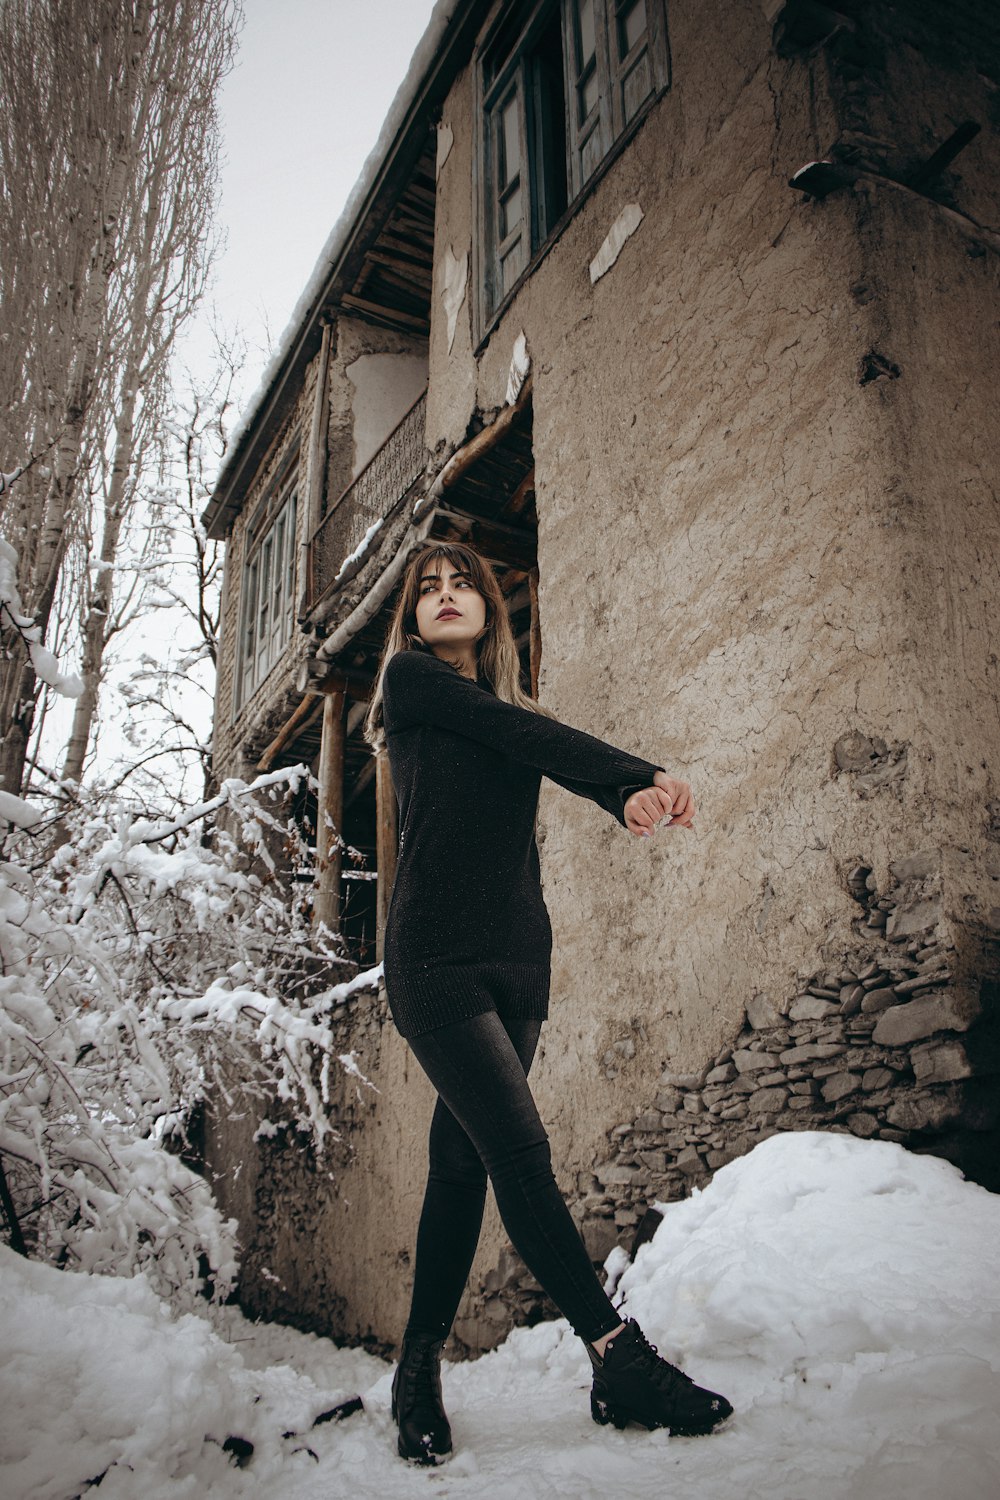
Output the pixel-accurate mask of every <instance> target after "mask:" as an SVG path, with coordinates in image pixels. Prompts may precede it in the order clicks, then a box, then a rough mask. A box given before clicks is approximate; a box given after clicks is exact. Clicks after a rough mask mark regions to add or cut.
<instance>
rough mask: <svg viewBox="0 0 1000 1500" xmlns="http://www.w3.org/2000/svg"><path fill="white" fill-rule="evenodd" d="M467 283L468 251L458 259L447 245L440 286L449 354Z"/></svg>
mask: <svg viewBox="0 0 1000 1500" xmlns="http://www.w3.org/2000/svg"><path fill="white" fill-rule="evenodd" d="M468 284H469V252H468V250H466V252H465V254H464V255H463V256H462V258H461V260H459V259H458V258H457V256H456V255H455V252H454V250H453V249H452V248H451V246H450V245H449V246H448V247H447V249H446V250H445V252H444V285H443V287H442V288H441V306H442V307H443V308H444V314H445V317H446V318H447V320H448V353H449V354H450V353H451V348H452V345H453V344H454V342H455V329H456V327H457V326H458V315H459V313H460V311H461V309H462V303H463V302H464V301H465V292H466V288H467V286H468Z"/></svg>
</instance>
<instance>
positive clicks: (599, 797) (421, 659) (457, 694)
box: [383, 651, 693, 833]
mask: <svg viewBox="0 0 1000 1500" xmlns="http://www.w3.org/2000/svg"><path fill="white" fill-rule="evenodd" d="M383 694H384V705H383V706H384V714H385V726H386V732H387V733H388V734H394V733H397V732H398V731H399V730H402V729H406V728H408V727H409V726H411V725H415V724H433V725H436V726H437V727H438V728H441V729H449V730H451V731H452V732H453V733H455V734H461V735H465V736H466V737H467V738H468V739H474V740H478V741H479V742H480V743H482V744H486V745H490V746H492V747H493V748H494V749H496V750H499V751H501V752H502V753H503V754H505V755H509V756H511V757H512V759H514V760H517V761H520V762H521V763H522V764H524V765H529V766H533V767H535V768H536V769H537V770H539V771H541V772H542V773H543V774H544V775H546V776H549V777H551V778H552V780H554V781H558V782H559V783H560V785H562V786H565V787H567V788H568V790H569V791H572V792H576V793H577V794H578V795H580V796H584V797H589V798H590V799H591V800H592V801H594V802H597V803H598V805H600V806H603V807H605V808H607V810H608V811H609V812H610V813H611V814H612V815H613V816H614V817H616V818H617V819H618V821H619V822H620V823H621V824H622V825H623V826H624V827H626V828H629V829H630V831H631V832H633V833H640V832H641V831H642V829H643V828H644V827H647V826H648V827H649V828H650V829H651V828H652V827H655V824H656V821H658V819H657V818H654V817H653V816H652V812H653V810H654V808H655V807H656V806H657V805H659V806H660V808H661V811H660V813H659V816H660V817H662V816H663V815H664V814H665V813H667V812H669V811H670V810H671V808H672V806H673V798H672V796H671V795H670V794H669V793H668V792H667V791H666V790H663V788H664V787H666V786H667V785H668V784H669V783H670V778H669V777H668V776H667V774H666V771H665V770H664V769H663V767H662V766H656V765H654V764H653V763H652V762H651V761H647V760H643V759H642V758H641V757H640V756H636V755H630V754H629V753H628V752H627V751H625V750H620V749H618V747H617V746H615V745H609V744H606V743H605V741H604V740H600V739H597V738H596V737H595V736H594V735H591V734H586V733H584V731H583V730H580V729H573V728H572V727H571V726H570V725H568V724H562V723H560V722H559V720H558V719H550V718H548V717H546V716H545V715H544V714H537V713H533V712H532V711H531V710H530V709H526V708H519V707H517V705H516V704H513V703H504V702H503V701H502V700H501V699H499V698H496V697H494V696H493V694H492V693H489V692H486V691H484V690H483V688H482V687H479V686H477V684H476V683H474V682H470V681H469V679H468V678H466V677H463V676H462V674H461V673H460V672H458V671H456V670H455V668H454V667H452V666H450V665H449V664H448V663H447V662H445V661H442V660H441V658H440V657H437V656H435V655H434V654H433V652H425V651H400V652H397V654H396V655H395V656H393V657H391V658H390V660H389V662H388V664H387V666H386V669H385V676H384V679H383ZM657 776H659V777H660V779H661V785H660V789H659V790H658V789H657V782H656V778H657ZM675 785H677V784H676V783H675ZM661 799H662V800H661ZM626 802H628V804H629V805H630V808H631V813H627V812H626V806H625V804H626ZM667 802H669V806H667V805H666V804H667ZM692 815H693V810H692Z"/></svg>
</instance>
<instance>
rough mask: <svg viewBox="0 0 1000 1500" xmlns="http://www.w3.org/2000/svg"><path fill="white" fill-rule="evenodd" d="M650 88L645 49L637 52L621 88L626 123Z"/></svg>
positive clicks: (647, 56) (648, 94) (647, 55)
mask: <svg viewBox="0 0 1000 1500" xmlns="http://www.w3.org/2000/svg"><path fill="white" fill-rule="evenodd" d="M652 90H653V82H652V79H651V77H650V73H649V52H648V50H647V51H645V52H642V53H640V54H639V59H638V61H637V62H636V64H635V66H634V67H633V68H632V70H631V72H630V73H629V75H628V77H627V78H626V80H625V87H624V88H623V89H622V103H623V106H624V110H625V123H626V125H627V124H628V122H629V120H631V118H632V116H633V115H634V114H635V113H636V111H637V110H638V109H639V106H640V105H641V104H642V103H643V101H644V100H645V99H648V98H649V96H650V94H651V93H652Z"/></svg>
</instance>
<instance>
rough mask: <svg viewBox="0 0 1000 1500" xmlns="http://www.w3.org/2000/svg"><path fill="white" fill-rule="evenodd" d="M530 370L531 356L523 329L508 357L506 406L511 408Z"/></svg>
mask: <svg viewBox="0 0 1000 1500" xmlns="http://www.w3.org/2000/svg"><path fill="white" fill-rule="evenodd" d="M530 369H531V355H530V354H529V353H528V341H527V339H526V338H525V336H524V329H523V328H522V329H521V332H520V333H519V334H518V336H517V338H516V339H515V340H514V351H513V353H512V354H511V357H510V374H509V375H508V376H507V398H506V399H507V405H508V406H513V405H514V402H515V401H516V400H517V398H518V396H519V395H520V394H521V388H522V387H523V385H524V382H525V381H526V380H527V378H528V371H529V370H530Z"/></svg>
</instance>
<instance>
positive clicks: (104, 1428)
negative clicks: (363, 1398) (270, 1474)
mask: <svg viewBox="0 0 1000 1500" xmlns="http://www.w3.org/2000/svg"><path fill="white" fill-rule="evenodd" d="M0 1328H2V1335H0V1338H2V1343H3V1348H4V1359H3V1366H2V1371H0V1413H2V1415H0V1459H2V1467H0V1489H2V1491H3V1493H4V1495H5V1496H7V1497H8V1500H17V1497H20V1496H24V1497H29V1496H30V1497H31V1500H67V1497H69V1496H71V1495H76V1494H79V1493H80V1492H81V1491H82V1490H84V1489H85V1488H86V1487H87V1486H88V1483H93V1482H94V1481H97V1480H100V1481H101V1484H100V1489H101V1497H102V1500H104V1497H110V1500H137V1497H139V1496H142V1497H144V1500H159V1497H161V1496H162V1497H167V1496H169V1497H171V1500H180V1497H182V1496H183V1497H185V1500H187V1497H191V1500H200V1497H201V1496H207V1495H227V1496H228V1495H253V1494H255V1493H259V1491H258V1490H257V1489H256V1485H257V1483H258V1482H259V1474H260V1473H261V1472H264V1471H267V1470H268V1469H273V1467H274V1466H275V1464H278V1465H281V1466H282V1467H284V1468H287V1469H288V1470H289V1471H291V1472H294V1467H295V1462H296V1460H295V1454H294V1448H295V1446H296V1444H293V1443H292V1441H291V1440H290V1439H283V1437H282V1434H283V1433H284V1432H289V1431H291V1430H294V1429H303V1430H307V1429H308V1428H309V1427H310V1425H311V1423H312V1421H313V1419H314V1417H315V1416H316V1415H317V1414H318V1413H319V1412H321V1411H323V1410H324V1409H325V1408H328V1407H329V1406H331V1405H332V1404H333V1403H334V1400H335V1399H337V1398H338V1397H340V1396H342V1395H345V1394H347V1393H346V1392H331V1391H320V1390H318V1389H317V1387H316V1386H315V1384H314V1383H313V1382H312V1381H311V1380H310V1379H309V1378H308V1377H307V1376H298V1375H295V1374H293V1373H292V1372H291V1371H289V1370H287V1369H283V1368H281V1367H277V1368H274V1369H270V1370H267V1371H264V1372H259V1373H255V1372H251V1371H249V1370H247V1369H246V1367H245V1365H244V1363H243V1360H242V1359H241V1358H240V1355H239V1351H238V1349H237V1348H235V1347H233V1346H231V1345H229V1344H226V1343H224V1342H223V1340H222V1339H220V1338H219V1337H218V1336H217V1334H215V1333H214V1332H213V1330H212V1328H211V1327H210V1326H209V1324H208V1323H207V1322H205V1321H204V1320H203V1319H202V1318H199V1317H196V1316H194V1315H193V1314H190V1313H188V1314H184V1315H183V1316H181V1317H179V1318H173V1317H171V1314H170V1312H169V1310H168V1308H167V1307H166V1306H165V1304H164V1303H162V1302H160V1301H159V1300H158V1299H157V1297H156V1296H155V1295H154V1293H153V1291H152V1289H151V1288H150V1286H149V1283H148V1282H147V1280H146V1279H145V1277H143V1276H137V1277H135V1278H134V1279H132V1280H126V1279H123V1278H120V1277H114V1278H113V1277H103V1276H82V1275H75V1274H73V1273H71V1272H66V1273H63V1272H59V1271H55V1270H53V1269H52V1268H51V1267H49V1266H43V1265H38V1264H33V1263H31V1262H28V1261H24V1260H22V1259H20V1257H18V1256H15V1255H14V1254H13V1252H11V1251H9V1250H7V1249H4V1248H0ZM229 1439H236V1440H242V1442H236V1443H235V1444H232V1443H231V1444H230V1447H231V1448H235V1451H236V1452H238V1453H242V1454H243V1455H245V1454H246V1452H247V1449H246V1447H245V1446H244V1445H247V1444H253V1449H254V1451H253V1459H254V1464H255V1470H256V1474H255V1477H251V1476H250V1475H249V1474H248V1475H247V1476H246V1478H245V1479H244V1478H243V1476H242V1475H241V1474H240V1473H239V1471H238V1470H236V1469H235V1468H234V1467H233V1464H234V1460H233V1459H231V1458H230V1456H229V1452H228V1451H227V1450H226V1449H225V1448H224V1447H223V1444H224V1443H226V1442H227V1440H229ZM102 1476H103V1477H102Z"/></svg>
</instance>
